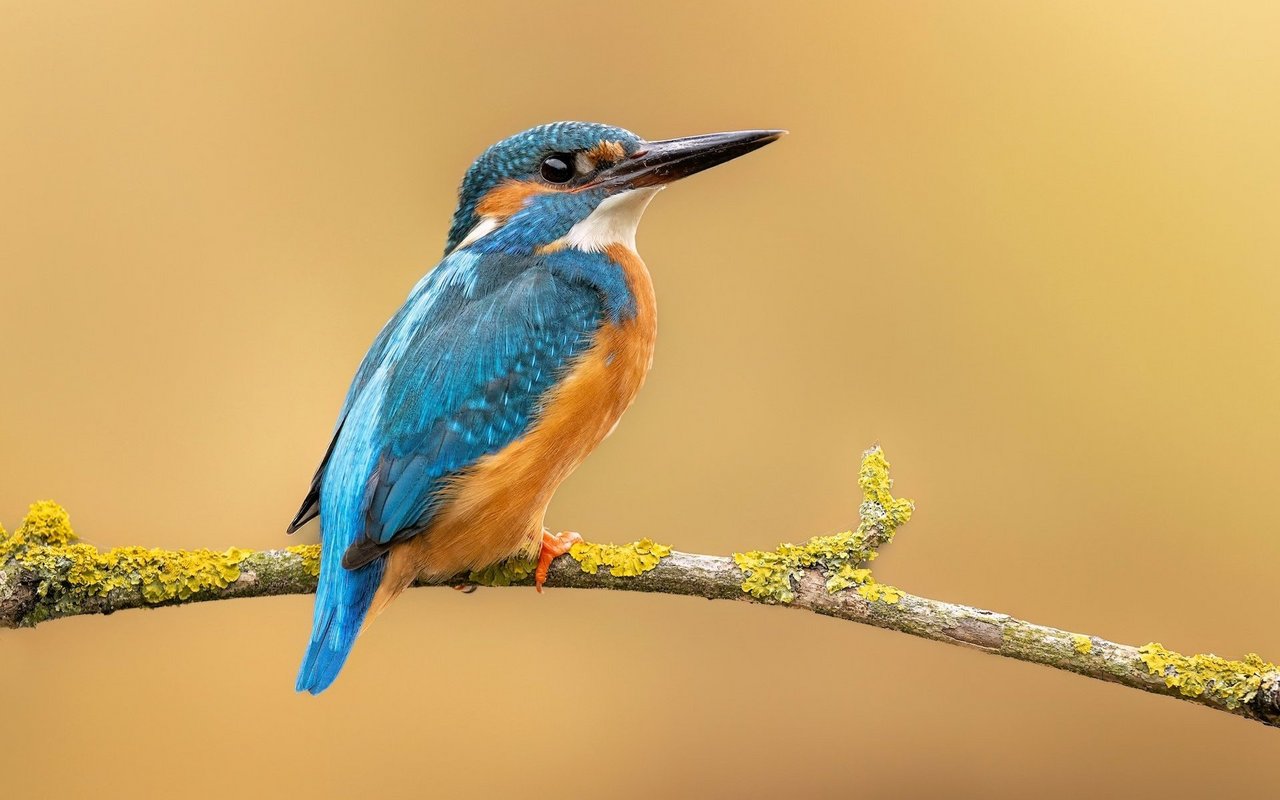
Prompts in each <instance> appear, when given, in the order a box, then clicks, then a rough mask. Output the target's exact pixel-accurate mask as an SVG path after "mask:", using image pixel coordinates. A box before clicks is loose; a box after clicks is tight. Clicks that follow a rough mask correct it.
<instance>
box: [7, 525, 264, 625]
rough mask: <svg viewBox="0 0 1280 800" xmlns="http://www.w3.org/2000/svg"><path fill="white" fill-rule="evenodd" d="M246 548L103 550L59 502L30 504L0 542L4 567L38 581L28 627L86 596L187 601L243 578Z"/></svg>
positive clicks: (128, 548) (77, 604) (130, 548)
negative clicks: (123, 594) (132, 593)
mask: <svg viewBox="0 0 1280 800" xmlns="http://www.w3.org/2000/svg"><path fill="white" fill-rule="evenodd" d="M249 555H251V553H250V551H248V550H240V549H238V548H234V547H233V548H230V549H228V550H225V551H222V552H215V551H211V550H160V549H149V548H145V547H117V548H113V549H111V550H99V549H98V548H97V547H94V546H93V545H91V544H87V543H85V542H82V541H80V539H79V537H78V536H77V535H76V533H75V531H74V530H73V529H72V527H71V520H70V517H69V516H68V515H67V512H66V510H64V509H63V508H62V507H61V506H59V505H58V504H57V503H54V502H52V501H48V500H44V501H40V502H38V503H32V504H31V508H30V511H29V512H28V513H27V516H26V518H25V519H24V520H23V521H22V525H21V526H19V528H18V529H17V530H16V531H14V532H13V533H12V534H10V535H8V536H6V537H4V539H3V540H2V541H0V563H3V562H8V561H12V562H14V563H17V564H19V565H20V566H21V567H22V568H23V569H24V570H27V571H29V572H31V573H34V574H35V575H37V576H38V577H39V582H38V584H37V586H36V595H37V596H38V597H39V598H40V602H39V603H38V604H37V606H36V610H35V612H34V615H35V616H34V618H32V619H30V620H27V622H29V623H30V624H34V623H36V622H40V621H41V619H44V618H47V617H49V616H59V615H60V613H61V612H63V611H66V610H68V609H73V608H78V607H80V606H82V605H83V604H84V602H85V600H86V598H90V597H107V596H109V595H110V594H111V593H112V592H114V591H118V590H134V589H136V590H138V591H140V593H141V596H142V598H143V600H144V601H145V602H147V603H152V604H160V603H165V602H168V601H171V600H187V599H190V598H191V597H192V596H194V595H196V594H198V593H200V592H205V591H212V590H218V589H225V588H227V587H228V586H230V585H231V584H232V583H233V582H234V581H235V580H236V579H238V578H239V577H240V566H239V565H240V563H241V562H242V561H244V560H245V558H247V557H248V556H249Z"/></svg>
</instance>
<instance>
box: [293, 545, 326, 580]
mask: <svg viewBox="0 0 1280 800" xmlns="http://www.w3.org/2000/svg"><path fill="white" fill-rule="evenodd" d="M285 549H286V550H288V551H289V552H290V553H293V554H294V555H296V556H298V557H299V558H301V559H302V568H303V569H305V570H306V571H307V574H308V575H310V576H311V577H313V578H318V577H320V545H318V544H296V545H294V546H293V547H286V548H285Z"/></svg>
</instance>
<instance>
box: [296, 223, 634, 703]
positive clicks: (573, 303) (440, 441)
mask: <svg viewBox="0 0 1280 800" xmlns="http://www.w3.org/2000/svg"><path fill="white" fill-rule="evenodd" d="M633 304H634V301H633V299H632V298H631V297H630V296H629V292H628V290H627V286H626V283H625V281H624V280H622V278H621V276H620V275H619V274H618V267H617V265H616V264H614V263H613V262H612V261H610V260H609V259H607V258H605V257H604V256H602V255H600V254H593V253H582V252H580V251H575V250H567V251H561V252H556V253H551V254H547V255H534V254H532V253H528V254H524V255H512V254H509V253H505V252H498V253H478V252H473V251H472V249H471V248H464V249H462V250H460V251H457V252H455V253H453V254H451V255H450V256H448V257H446V258H445V259H444V261H442V262H441V263H440V265H439V266H437V267H436V269H435V270H433V271H432V272H431V273H430V274H428V276H427V277H426V278H424V279H423V280H422V281H421V282H420V283H419V285H418V286H417V287H415V289H414V290H413V292H412V293H411V294H410V296H409V299H408V301H407V302H406V303H405V305H404V307H402V308H401V309H400V311H398V312H397V313H396V315H395V316H394V317H393V318H392V320H391V321H390V322H389V323H388V324H387V326H386V328H384V330H383V331H382V332H381V333H380V334H379V335H378V337H377V339H376V340H375V341H374V344H373V346H372V347H371V348H370V350H369V353H368V354H367V355H366V356H365V359H364V361H363V362H362V363H361V365H360V369H359V370H358V372H357V374H356V379H355V382H354V383H353V385H352V387H351V390H350V391H349V392H348V397H347V402H346V405H345V407H344V409H343V412H342V415H341V418H342V422H341V423H340V427H339V430H338V432H337V434H336V436H335V441H334V444H333V447H332V449H331V452H330V455H329V457H328V458H327V460H326V463H325V464H324V465H322V467H321V477H320V481H319V505H320V515H321V517H322V519H323V522H324V530H323V535H324V541H325V547H324V549H323V555H322V559H321V576H320V590H319V592H318V594H317V596H316V610H315V620H314V623H313V625H314V627H313V631H312V639H311V643H310V645H309V648H308V651H307V656H306V659H305V661H304V663H303V667H302V671H301V673H300V675H299V678H298V689H299V690H300V691H301V690H307V691H310V692H312V693H317V692H320V691H322V690H323V689H324V688H325V687H327V686H328V685H329V683H330V682H331V681H332V680H333V678H335V677H336V676H337V674H338V671H339V670H340V669H341V667H342V664H343V662H344V661H345V658H346V653H347V652H348V651H349V650H350V648H351V645H352V644H353V643H354V641H355V637H356V636H357V634H358V633H359V631H360V626H361V624H362V622H363V620H364V612H365V609H367V608H368V606H369V603H370V602H371V600H372V597H373V593H374V591H376V589H377V586H378V582H379V580H380V579H381V575H382V569H381V565H382V559H381V553H382V552H383V550H384V549H385V548H386V547H387V546H388V545H390V543H391V542H393V541H395V540H398V539H400V538H404V537H406V536H411V535H413V534H414V533H416V532H417V531H419V530H421V529H423V528H424V527H425V526H426V525H427V524H428V523H429V522H430V519H431V514H432V511H433V509H434V503H435V501H436V500H437V499H438V497H439V492H440V489H441V488H442V487H443V485H444V483H445V482H446V481H447V480H448V478H449V477H450V476H452V475H454V474H456V473H457V472H458V471H460V470H462V469H464V468H465V467H467V466H468V465H470V464H472V463H474V462H475V461H476V459H478V458H481V457H483V456H485V455H488V454H491V453H495V452H497V451H499V450H501V449H502V448H503V447H505V446H506V445H507V444H509V443H511V442H512V441H514V440H515V439H516V438H518V437H519V436H520V435H521V434H523V433H524V431H525V430H526V429H527V428H528V426H529V424H530V422H531V421H532V420H533V419H534V418H535V415H536V413H537V408H538V405H539V402H540V399H541V397H542V396H543V395H544V393H545V392H546V391H547V390H548V389H550V388H551V387H553V386H554V385H555V384H556V382H557V381H558V379H559V377H560V375H561V374H562V373H563V371H564V370H565V368H566V367H567V365H569V364H570V363H571V362H572V359H573V357H574V356H575V355H576V354H577V353H579V352H581V351H582V350H583V349H584V348H586V347H588V346H590V343H591V340H592V336H593V334H594V332H595V330H596V329H597V328H598V327H599V325H600V324H601V323H602V322H603V321H604V320H605V319H610V318H618V317H620V316H624V315H625V314H626V310H627V309H628V308H631V307H632V306H633ZM344 555H345V556H346V558H345V561H344Z"/></svg>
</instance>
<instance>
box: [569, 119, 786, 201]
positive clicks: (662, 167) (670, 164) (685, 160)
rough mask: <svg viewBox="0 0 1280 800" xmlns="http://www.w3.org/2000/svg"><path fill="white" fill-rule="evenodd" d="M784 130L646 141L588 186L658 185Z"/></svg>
mask: <svg viewBox="0 0 1280 800" xmlns="http://www.w3.org/2000/svg"><path fill="white" fill-rule="evenodd" d="M784 133H786V131H733V132H731V133H707V134H703V135H702V136H686V137H684V138H683V139H664V140H662V141H660V142H645V143H643V144H642V145H640V149H639V150H637V151H636V152H634V153H632V154H631V155H629V156H627V157H626V158H624V159H622V160H621V161H619V162H618V163H617V164H614V165H613V166H611V167H608V168H607V169H605V170H603V171H602V172H601V173H600V174H599V175H597V176H596V179H595V180H594V181H592V183H591V185H594V186H607V187H611V188H619V189H640V188H643V187H645V186H661V185H663V184H667V183H671V182H672V181H678V180H680V179H681V178H687V177H689V176H690V175H693V174H694V173H697V172H702V171H703V170H704V169H711V168H712V167H714V166H716V165H717V164H723V163H724V162H726V161H731V160H733V159H735V158H737V157H738V156H745V155H746V154H747V153H750V152H751V151H752V150H759V149H760V148H761V147H764V146H765V145H766V144H769V143H770V142H774V141H777V140H778V137H780V136H782V134H784Z"/></svg>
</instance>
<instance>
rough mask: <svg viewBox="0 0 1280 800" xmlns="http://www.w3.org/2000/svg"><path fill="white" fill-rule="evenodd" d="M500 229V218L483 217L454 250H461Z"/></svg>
mask: <svg viewBox="0 0 1280 800" xmlns="http://www.w3.org/2000/svg"><path fill="white" fill-rule="evenodd" d="M497 229H498V220H497V219H495V218H494V217H481V218H480V221H479V222H477V223H476V225H475V227H474V228H472V229H471V231H470V232H469V233H468V234H467V236H466V238H465V239H463V240H462V241H460V242H458V246H457V247H455V248H453V249H454V250H461V249H462V248H464V247H466V246H467V245H471V244H475V243H476V242H478V241H480V240H481V239H483V238H484V237H486V236H488V235H489V234H491V233H493V232H494V231H496V230H497Z"/></svg>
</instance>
